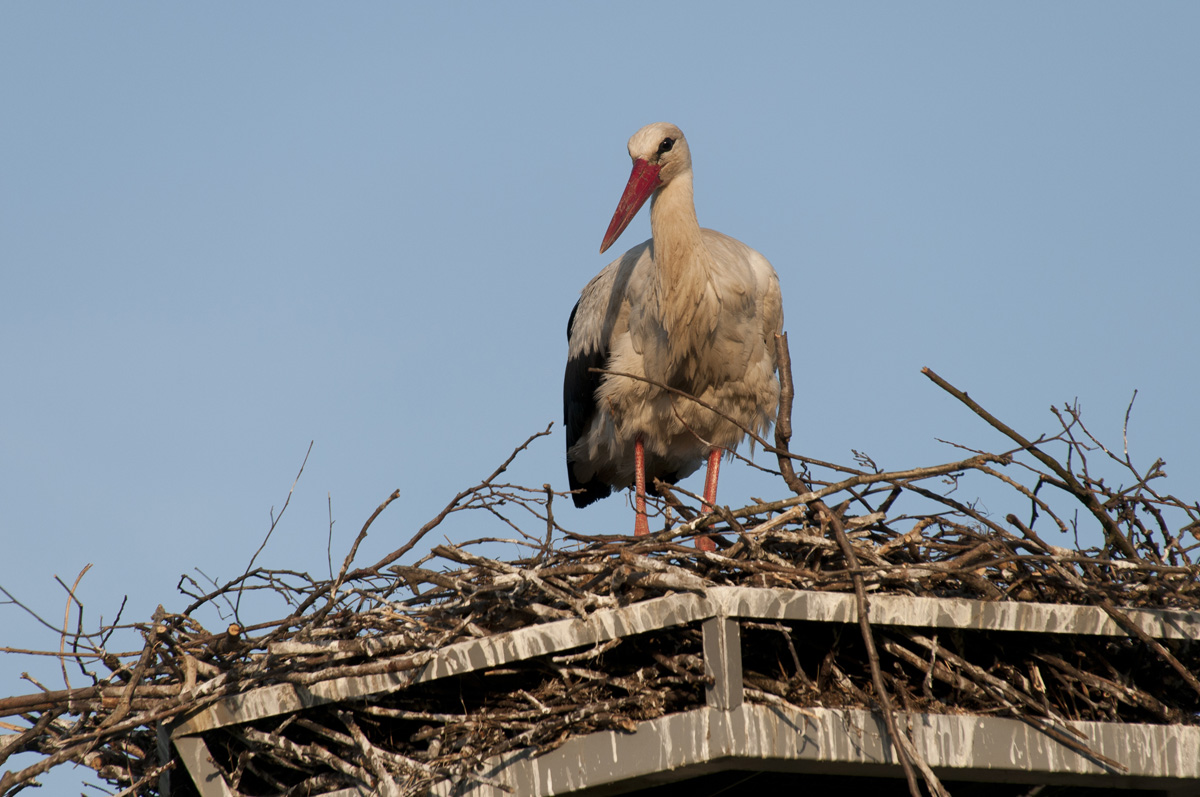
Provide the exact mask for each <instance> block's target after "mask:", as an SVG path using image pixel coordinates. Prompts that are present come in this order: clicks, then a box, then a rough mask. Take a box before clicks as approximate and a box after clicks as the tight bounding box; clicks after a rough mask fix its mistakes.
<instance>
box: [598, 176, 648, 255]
mask: <svg viewBox="0 0 1200 797" xmlns="http://www.w3.org/2000/svg"><path fill="white" fill-rule="evenodd" d="M661 168H662V167H661V166H659V165H658V164H654V163H650V162H649V161H644V160H642V159H640V158H639V159H637V160H635V161H634V162H633V172H632V173H631V174H630V175H629V182H628V183H626V184H625V193H623V194H621V201H620V202H618V203H617V212H616V213H614V214H613V217H612V221H610V222H609V223H608V232H606V233H604V241H603V242H602V243H601V244H600V253H601V254H603V253H604V252H605V251H606V250H607V249H608V247H610V246H612V245H613V244H614V243H615V242H616V240H617V239H618V238H620V237H621V233H623V232H625V228H626V227H628V226H629V222H631V221H633V217H634V216H636V215H637V212H638V211H639V210H641V207H642V205H644V204H646V200H647V199H649V198H650V195H651V194H653V193H654V189H656V188H658V172H659V170H660V169H661Z"/></svg>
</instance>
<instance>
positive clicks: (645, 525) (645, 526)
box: [633, 435, 650, 537]
mask: <svg viewBox="0 0 1200 797" xmlns="http://www.w3.org/2000/svg"><path fill="white" fill-rule="evenodd" d="M633 481H634V485H635V489H636V490H637V496H636V497H635V498H634V504H635V507H636V509H637V517H636V518H635V519H634V521H633V533H634V535H635V536H637V537H643V536H645V535H647V534H649V533H650V522H649V521H648V520H646V448H645V446H643V445H642V436H641V435H638V436H637V440H635V441H634V443H633Z"/></svg>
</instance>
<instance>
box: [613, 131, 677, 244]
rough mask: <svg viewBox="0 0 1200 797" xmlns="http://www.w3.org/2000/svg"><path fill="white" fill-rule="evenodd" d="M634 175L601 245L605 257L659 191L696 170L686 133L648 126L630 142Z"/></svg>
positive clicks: (632, 174) (630, 177) (627, 184)
mask: <svg viewBox="0 0 1200 797" xmlns="http://www.w3.org/2000/svg"><path fill="white" fill-rule="evenodd" d="M629 157H630V158H632V159H633V172H632V173H631V174H630V175H629V182H628V183H626V184H625V192H624V193H623V194H621V201H620V202H618V203H617V210H616V212H615V213H613V217H612V221H611V222H609V225H608V232H606V233H604V241H603V242H602V243H601V244H600V251H601V253H603V252H604V251H606V250H607V249H608V247H610V246H612V245H613V244H614V243H615V242H616V240H617V239H618V238H620V237H621V233H623V232H624V231H625V228H626V227H628V226H629V222H631V221H633V217H634V216H636V215H637V212H638V211H639V210H640V209H641V207H642V205H644V204H645V203H646V200H647V199H649V198H650V197H651V196H652V195H653V194H654V192H655V191H657V190H658V189H659V188H661V187H662V186H664V185H666V184H667V183H669V182H671V180H673V179H675V176H676V175H678V174H681V173H683V172H685V171H688V170H690V169H691V168H692V153H691V151H690V150H689V149H688V145H687V139H686V138H684V137H683V131H682V130H680V129H679V128H678V127H676V126H675V125H673V124H668V123H667V122H655V123H654V124H651V125H646V126H645V127H643V128H642V129H641V130H639V131H637V132H636V133H634V134H633V137H632V138H630V139H629Z"/></svg>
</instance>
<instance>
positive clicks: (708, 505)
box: [696, 448, 722, 551]
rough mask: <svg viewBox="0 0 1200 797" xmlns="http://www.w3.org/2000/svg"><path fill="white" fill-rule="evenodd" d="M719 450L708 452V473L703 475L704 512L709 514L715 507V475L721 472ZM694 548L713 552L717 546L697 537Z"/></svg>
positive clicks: (706, 539) (708, 538) (705, 538)
mask: <svg viewBox="0 0 1200 797" xmlns="http://www.w3.org/2000/svg"><path fill="white" fill-rule="evenodd" d="M721 453H722V452H721V449H719V448H714V449H713V450H712V451H709V452H708V471H707V472H706V473H705V475H704V511H705V512H711V511H713V507H714V506H716V505H717V475H718V474H719V473H720V472H721ZM696 547H697V548H699V549H700V550H702V551H715V550H717V544H716V543H715V542H713V541H712V538H711V537H697V538H696Z"/></svg>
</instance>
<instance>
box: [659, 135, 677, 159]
mask: <svg viewBox="0 0 1200 797" xmlns="http://www.w3.org/2000/svg"><path fill="white" fill-rule="evenodd" d="M673 146H675V139H673V138H664V139H663V140H662V143H661V144H659V145H658V154H659V155H661V154H663V153H664V152H670V151H671V147H673Z"/></svg>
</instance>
